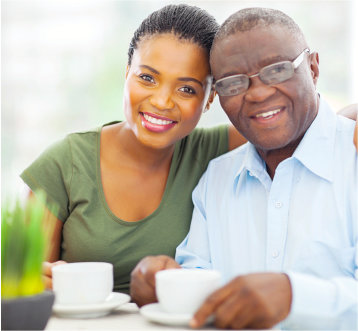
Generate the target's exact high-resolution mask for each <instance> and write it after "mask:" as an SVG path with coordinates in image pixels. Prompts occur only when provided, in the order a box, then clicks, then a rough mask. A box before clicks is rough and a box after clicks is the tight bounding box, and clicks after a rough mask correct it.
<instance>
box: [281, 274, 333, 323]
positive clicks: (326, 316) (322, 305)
mask: <svg viewBox="0 0 358 331" xmlns="http://www.w3.org/2000/svg"><path fill="white" fill-rule="evenodd" d="M287 275H288V277H289V279H290V281H291V288H292V304H291V311H290V314H289V316H288V317H287V318H286V319H285V321H284V322H283V328H284V329H286V328H290V329H296V328H299V327H301V328H302V327H303V326H310V328H312V329H316V328H318V329H322V327H323V326H325V325H326V323H327V322H328V325H329V321H330V320H331V318H332V317H333V316H334V315H335V314H334V313H335V305H336V297H337V288H336V286H335V285H334V283H332V282H330V281H329V280H325V279H321V278H317V277H315V276H312V275H307V274H302V273H297V272H287ZM332 315H333V316H332Z"/></svg>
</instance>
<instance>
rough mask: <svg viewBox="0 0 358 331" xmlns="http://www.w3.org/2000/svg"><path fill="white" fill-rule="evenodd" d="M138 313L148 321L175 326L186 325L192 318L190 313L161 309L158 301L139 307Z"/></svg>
mask: <svg viewBox="0 0 358 331" xmlns="http://www.w3.org/2000/svg"><path fill="white" fill-rule="evenodd" d="M140 313H141V314H142V315H143V316H144V317H145V318H146V319H148V320H149V321H152V322H156V323H160V324H167V325H176V326H188V325H189V322H190V320H191V318H192V315H191V314H171V313H167V312H165V311H163V310H162V308H161V306H160V305H159V303H151V304H149V305H145V306H143V307H142V308H141V309H140Z"/></svg>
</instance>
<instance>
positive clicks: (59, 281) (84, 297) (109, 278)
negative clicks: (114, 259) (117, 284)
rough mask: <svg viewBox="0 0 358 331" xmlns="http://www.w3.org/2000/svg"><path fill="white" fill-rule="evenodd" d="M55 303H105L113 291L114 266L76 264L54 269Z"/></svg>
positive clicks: (109, 264)
mask: <svg viewBox="0 0 358 331" xmlns="http://www.w3.org/2000/svg"><path fill="white" fill-rule="evenodd" d="M52 284H53V290H54V292H55V302H56V304H61V305H85V304H96V303H101V302H104V301H105V299H106V298H107V297H108V296H109V295H110V294H111V292H112V289H113V265H112V264H111V263H107V262H75V263H66V264H60V265H56V266H54V267H53V268H52Z"/></svg>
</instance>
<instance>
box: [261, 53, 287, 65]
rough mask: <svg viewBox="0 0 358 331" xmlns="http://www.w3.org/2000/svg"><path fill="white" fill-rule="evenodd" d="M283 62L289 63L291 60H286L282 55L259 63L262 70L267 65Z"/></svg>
mask: <svg viewBox="0 0 358 331" xmlns="http://www.w3.org/2000/svg"><path fill="white" fill-rule="evenodd" d="M281 61H289V59H287V58H284V57H283V56H282V55H275V56H271V57H267V58H265V59H263V60H261V61H259V66H260V67H261V68H262V67H265V66H267V65H270V64H274V63H276V62H281Z"/></svg>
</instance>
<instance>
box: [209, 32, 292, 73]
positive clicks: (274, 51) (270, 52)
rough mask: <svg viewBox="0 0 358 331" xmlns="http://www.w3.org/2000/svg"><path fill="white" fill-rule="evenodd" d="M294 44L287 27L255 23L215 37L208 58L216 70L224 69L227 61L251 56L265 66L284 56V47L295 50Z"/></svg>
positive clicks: (237, 62) (240, 59)
mask: <svg viewBox="0 0 358 331" xmlns="http://www.w3.org/2000/svg"><path fill="white" fill-rule="evenodd" d="M295 48H297V46H296V44H295V43H294V42H293V43H292V42H291V38H290V33H289V31H287V30H286V29H284V28H283V29H282V27H280V26H271V27H269V28H267V27H266V28H264V27H257V28H255V29H251V30H249V31H243V32H242V31H237V32H235V33H233V34H230V35H227V36H225V37H223V38H222V39H221V40H218V41H217V42H216V43H215V45H214V47H213V49H212V53H211V59H210V60H211V65H212V69H213V70H214V74H215V71H216V70H215V69H217V67H220V68H221V69H223V67H226V66H227V65H228V64H229V63H230V64H234V63H236V64H242V65H243V64H244V63H243V62H245V60H248V61H250V62H251V59H252V60H255V61H254V62H255V63H256V64H257V65H259V66H265V65H268V64H271V63H274V62H278V61H281V60H287V57H286V54H285V53H286V50H289V49H291V50H293V52H292V53H295V50H294V49H295ZM289 53H290V52H289ZM251 63H252V62H251ZM220 71H221V70H220ZM216 78H217V77H216Z"/></svg>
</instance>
